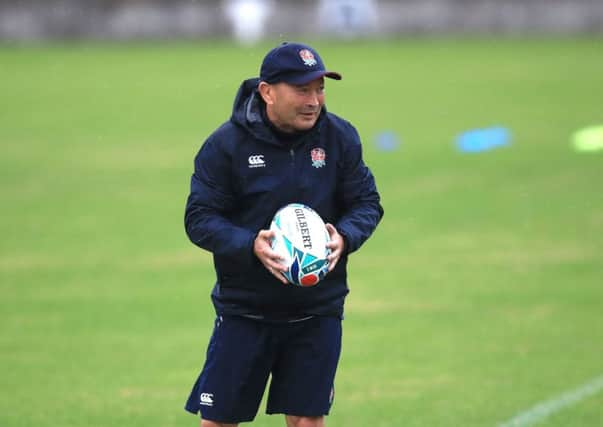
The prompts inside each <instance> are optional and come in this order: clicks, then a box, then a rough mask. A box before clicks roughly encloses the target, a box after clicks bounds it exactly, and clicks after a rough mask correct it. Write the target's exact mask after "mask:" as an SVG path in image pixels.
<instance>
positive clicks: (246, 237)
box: [184, 137, 256, 265]
mask: <svg viewBox="0 0 603 427" xmlns="http://www.w3.org/2000/svg"><path fill="white" fill-rule="evenodd" d="M219 142H220V141H219V139H216V138H212V137H210V138H209V139H208V140H207V141H206V142H205V144H203V146H202V147H201V149H200V150H199V153H198V154H197V156H196V157H195V165H194V166H195V171H194V173H193V175H192V177H191V188H190V194H189V196H188V200H187V203H186V209H185V214H184V225H185V229H186V233H187V235H188V237H189V239H190V240H191V242H193V243H194V244H196V245H197V246H199V247H201V248H203V249H205V250H208V251H210V252H212V253H213V254H214V255H219V256H226V257H229V258H231V259H232V260H233V261H235V262H236V263H238V264H243V265H249V264H251V263H252V261H253V258H254V256H253V242H254V239H255V235H256V233H254V232H252V231H251V230H248V229H245V228H243V227H239V226H236V225H235V224H233V223H232V222H231V221H230V220H229V219H228V213H229V212H231V211H232V210H233V209H235V208H236V206H235V198H234V194H233V185H232V176H231V172H232V164H231V162H232V158H231V156H230V155H229V153H227V152H226V151H225V150H224V149H223V146H222V147H221V146H220V145H221V144H220V143H219Z"/></svg>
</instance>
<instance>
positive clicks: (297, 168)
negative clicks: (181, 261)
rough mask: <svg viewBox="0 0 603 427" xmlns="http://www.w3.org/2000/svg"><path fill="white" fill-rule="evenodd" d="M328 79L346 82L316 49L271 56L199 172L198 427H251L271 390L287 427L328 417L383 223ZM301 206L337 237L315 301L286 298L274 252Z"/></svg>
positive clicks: (193, 225)
mask: <svg viewBox="0 0 603 427" xmlns="http://www.w3.org/2000/svg"><path fill="white" fill-rule="evenodd" d="M325 77H327V78H331V79H335V80H340V79H341V75H340V74H338V73H335V72H332V71H326V69H325V67H324V64H323V62H322V60H321V58H320V56H319V55H318V53H317V52H316V51H315V50H314V49H313V48H311V47H310V46H306V45H303V44H299V43H283V44H281V45H280V46H277V47H276V48H274V49H273V50H271V51H270V52H268V54H267V55H266V57H265V58H264V60H263V62H262V66H261V69H260V77H259V79H257V78H254V79H249V80H246V81H244V82H243V83H242V85H241V87H240V89H239V91H238V94H237V96H236V99H235V102H234V108H233V112H232V116H231V118H230V120H229V121H227V122H226V123H224V124H223V125H222V126H221V127H220V128H218V129H217V130H216V131H215V132H214V133H213V134H212V135H210V137H209V138H208V139H207V140H206V141H205V143H204V144H203V146H202V147H201V150H200V151H199V153H198V155H197V156H196V158H195V172H194V174H193V176H192V179H191V191H190V195H189V197H188V201H187V205H186V212H185V226H186V232H187V234H188V236H189V238H190V239H191V241H192V242H193V243H195V244H196V245H198V246H200V247H201V248H203V249H206V250H208V251H211V252H212V253H213V257H214V266H215V270H216V276H217V280H216V283H215V285H214V288H213V291H212V295H211V296H212V301H213V304H214V307H215V310H216V313H217V319H216V322H215V327H214V332H213V335H212V337H211V340H210V342H209V346H208V349H207V356H206V361H205V365H204V367H203V370H202V372H201V374H200V376H199V378H198V379H197V382H196V383H195V385H194V387H193V390H192V392H191V394H190V397H189V399H188V401H187V403H186V410H187V411H189V412H192V413H195V414H196V413H199V412H201V418H202V420H201V426H203V427H218V426H236V425H237V424H238V423H240V422H246V421H252V420H253V419H254V417H255V415H256V413H257V410H258V407H259V404H260V401H261V399H262V395H263V393H264V390H265V388H266V384H267V380H268V378H269V376H271V382H270V389H269V394H268V403H267V408H266V412H267V413H269V414H276V413H280V414H285V420H286V424H287V426H288V427H318V426H323V425H324V416H325V415H327V414H328V412H329V409H330V407H331V403H332V401H333V396H334V388H333V384H334V378H335V371H336V368H337V363H338V360H339V353H340V349H341V319H342V317H343V304H344V299H345V296H346V294H347V293H348V287H347V274H346V264H347V260H348V255H349V254H350V253H351V252H353V251H355V250H357V249H358V248H359V247H360V245H362V243H363V242H364V241H365V240H366V239H367V238H368V237H369V236H370V234H371V233H372V232H373V231H374V229H375V228H376V226H377V224H378V222H379V221H380V219H381V217H382V215H383V209H382V208H381V205H380V198H379V194H378V192H377V189H376V187H375V182H374V179H373V175H372V174H371V172H370V171H369V169H368V168H367V167H366V165H365V164H364V162H363V160H362V153H361V146H360V138H359V136H358V133H357V132H356V130H355V129H354V127H353V126H352V125H351V124H350V123H348V122H347V121H345V120H343V119H341V118H339V117H337V116H335V115H334V114H331V113H328V112H327V111H326V109H325V107H324V97H325V95H324V78H325ZM293 202H298V203H303V204H305V205H307V206H310V207H311V208H313V209H314V210H315V211H316V212H318V214H319V215H321V217H322V218H323V220H324V221H325V222H326V223H327V229H328V232H329V235H330V242H329V243H328V247H329V248H330V249H331V253H330V255H329V257H328V261H329V273H328V274H327V275H326V276H325V278H324V279H323V280H322V281H321V282H320V283H319V284H318V285H316V286H313V287H308V288H302V287H298V286H294V285H291V284H287V281H286V280H285V278H284V277H283V275H282V272H283V271H285V268H284V267H283V266H282V265H281V264H280V263H279V256H278V255H277V254H276V253H275V252H274V251H272V249H271V246H270V240H271V238H272V237H273V234H272V232H271V231H269V230H267V228H268V227H269V224H270V221H271V219H272V217H273V215H274V214H275V213H276V211H277V210H278V209H279V208H281V207H282V206H284V205H286V204H288V203H293Z"/></svg>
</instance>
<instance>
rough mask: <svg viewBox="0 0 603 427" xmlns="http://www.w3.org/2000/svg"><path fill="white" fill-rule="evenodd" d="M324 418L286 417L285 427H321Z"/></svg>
mask: <svg viewBox="0 0 603 427" xmlns="http://www.w3.org/2000/svg"><path fill="white" fill-rule="evenodd" d="M324 425H325V424H324V417H297V416H294V415H287V427H323V426H324Z"/></svg>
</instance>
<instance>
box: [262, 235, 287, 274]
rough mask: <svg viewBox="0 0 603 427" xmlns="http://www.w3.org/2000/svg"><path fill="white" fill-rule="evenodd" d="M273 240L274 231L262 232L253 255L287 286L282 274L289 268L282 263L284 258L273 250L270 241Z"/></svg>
mask: <svg viewBox="0 0 603 427" xmlns="http://www.w3.org/2000/svg"><path fill="white" fill-rule="evenodd" d="M273 238H274V231H273V230H260V232H259V233H258V235H257V236H256V238H255V240H254V242H253V253H254V254H255V256H256V257H258V259H259V260H260V262H261V263H262V264H264V267H266V269H267V270H268V271H269V272H270V273H272V275H273V276H274V277H276V278H277V279H278V280H279V281H281V282H282V283H284V284H287V283H288V282H287V279H285V276H283V274H282V273H284V272H285V271H287V267H285V266H284V265H283V264H281V263H280V261H282V260H283V257H282V256H280V255H279V254H277V253H276V252H274V251H273V250H272V247H271V245H270V241H271V240H272V239H273Z"/></svg>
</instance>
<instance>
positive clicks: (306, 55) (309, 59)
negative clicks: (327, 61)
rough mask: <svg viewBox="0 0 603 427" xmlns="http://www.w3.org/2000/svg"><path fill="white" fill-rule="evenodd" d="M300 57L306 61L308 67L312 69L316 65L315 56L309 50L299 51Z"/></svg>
mask: <svg viewBox="0 0 603 427" xmlns="http://www.w3.org/2000/svg"><path fill="white" fill-rule="evenodd" d="M299 56H300V57H301V59H302V60H303V61H304V64H306V65H307V66H308V67H312V66H314V65H316V59H315V58H314V54H313V53H312V52H310V51H309V50H308V49H302V50H300V51H299Z"/></svg>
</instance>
